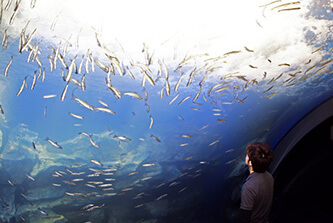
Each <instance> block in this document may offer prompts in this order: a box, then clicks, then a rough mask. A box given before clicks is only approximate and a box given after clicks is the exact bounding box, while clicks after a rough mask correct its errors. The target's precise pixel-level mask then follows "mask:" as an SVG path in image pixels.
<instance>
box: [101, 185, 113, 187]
mask: <svg viewBox="0 0 333 223" xmlns="http://www.w3.org/2000/svg"><path fill="white" fill-rule="evenodd" d="M98 187H112V184H100V185H98Z"/></svg>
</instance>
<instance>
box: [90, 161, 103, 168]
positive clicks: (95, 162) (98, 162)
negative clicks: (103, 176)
mask: <svg viewBox="0 0 333 223" xmlns="http://www.w3.org/2000/svg"><path fill="white" fill-rule="evenodd" d="M90 162H92V163H94V164H97V165H99V166H101V167H103V164H102V163H101V162H100V161H97V160H90Z"/></svg>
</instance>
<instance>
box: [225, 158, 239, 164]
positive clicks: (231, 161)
mask: <svg viewBox="0 0 333 223" xmlns="http://www.w3.org/2000/svg"><path fill="white" fill-rule="evenodd" d="M235 161H236V159H232V160H230V161H228V162H226V163H225V164H226V165H228V164H230V163H233V162H235Z"/></svg>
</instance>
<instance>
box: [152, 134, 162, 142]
mask: <svg viewBox="0 0 333 223" xmlns="http://www.w3.org/2000/svg"><path fill="white" fill-rule="evenodd" d="M151 137H153V138H154V139H155V140H156V141H157V142H161V140H160V139H159V138H157V137H156V136H154V135H151Z"/></svg>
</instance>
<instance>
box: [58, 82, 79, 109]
mask: <svg viewBox="0 0 333 223" xmlns="http://www.w3.org/2000/svg"><path fill="white" fill-rule="evenodd" d="M68 85H69V81H68V82H67V84H66V86H65V88H64V90H63V91H62V94H61V97H60V100H61V101H64V100H65V97H66V93H67V89H68ZM75 100H76V99H75ZM80 104H81V103H80Z"/></svg>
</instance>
